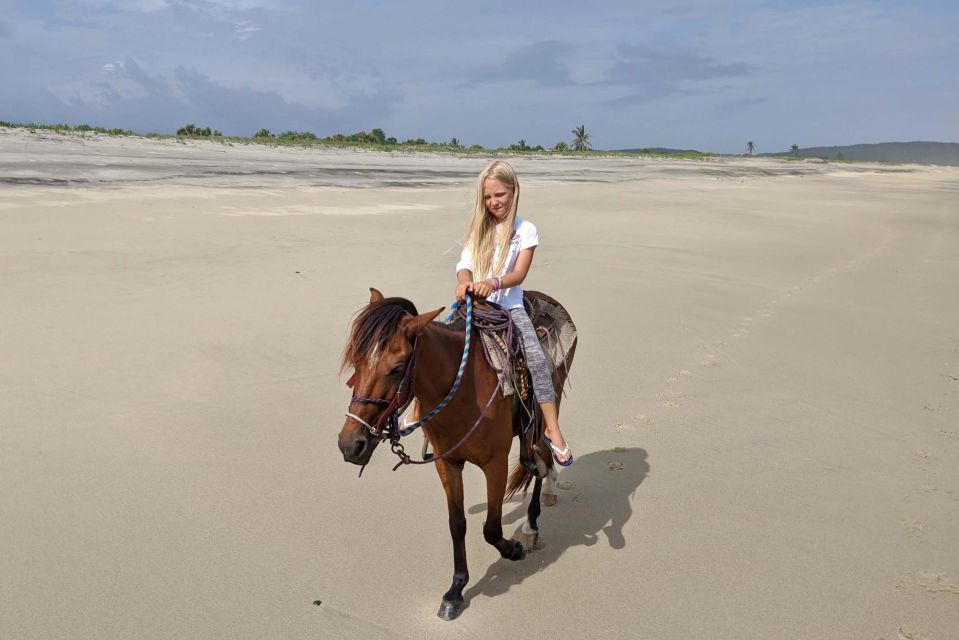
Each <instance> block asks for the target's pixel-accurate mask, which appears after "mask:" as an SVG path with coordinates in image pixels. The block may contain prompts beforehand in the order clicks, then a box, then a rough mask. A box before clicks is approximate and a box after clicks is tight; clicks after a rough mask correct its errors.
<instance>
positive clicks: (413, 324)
mask: <svg viewBox="0 0 959 640" xmlns="http://www.w3.org/2000/svg"><path fill="white" fill-rule="evenodd" d="M445 308H446V307H440V308H439V309H437V310H436V311H430V312H428V313H423V314H420V315H418V316H416V317H415V318H412V317H411V318H410V319H409V320H408V321H407V322H406V323H404V324H405V326H404V327H403V328H404V329H405V330H406V335H408V336H410V337H412V336H418V335H420V334H421V333H423V329H425V328H426V325H428V324H429V323H431V322H433V319H434V318H436V316H438V315H439V314H440V312H441V311H443V309H445Z"/></svg>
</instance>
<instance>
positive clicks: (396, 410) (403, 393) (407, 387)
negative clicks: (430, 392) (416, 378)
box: [346, 339, 416, 440]
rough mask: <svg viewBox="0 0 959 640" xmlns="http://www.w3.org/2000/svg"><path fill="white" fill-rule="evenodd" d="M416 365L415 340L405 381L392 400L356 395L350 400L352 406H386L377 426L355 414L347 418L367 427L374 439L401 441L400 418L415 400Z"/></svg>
mask: <svg viewBox="0 0 959 640" xmlns="http://www.w3.org/2000/svg"><path fill="white" fill-rule="evenodd" d="M415 364H416V339H414V340H413V350H412V351H411V352H410V359H409V360H407V362H406V370H405V371H404V372H403V379H402V380H400V385H399V386H398V387H397V388H396V394H395V395H394V396H393V399H392V400H387V399H385V398H366V397H364V396H356V395H354V396H353V397H352V398H351V399H350V405H351V406H352V405H354V404H380V405H386V408H385V409H383V411H382V413H380V417H379V419H378V420H377V421H376V426H373V425H371V424H370V423H369V422H367V421H366V420H364V419H363V418H361V417H359V416H358V415H356V414H355V413H350V412H349V411H347V412H346V417H348V418H352V419H353V420H356V421H357V422H359V423H360V424H361V425H363V426H364V427H366V430H367V431H369V432H370V435H371V436H373V437H374V438H379V439H380V440H386V439H387V438H389V439H390V440H393V439H394V438H395V439H399V437H400V427H399V417H400V414H401V413H403V410H404V409H406V407H407V405H409V403H410V401H411V400H412V399H413V394H412V393H411V389H412V387H413V369H414V367H415ZM346 384H347V385H348V386H350V387H352V386H353V378H350V380H349V382H347V383H346ZM384 427H386V433H385V434H384V432H383V428H384Z"/></svg>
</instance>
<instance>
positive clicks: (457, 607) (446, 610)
mask: <svg viewBox="0 0 959 640" xmlns="http://www.w3.org/2000/svg"><path fill="white" fill-rule="evenodd" d="M462 612H463V601H462V600H458V601H456V602H451V601H449V600H443V601H442V602H440V610H439V611H437V612H436V615H437V616H439V617H440V618H442V619H443V620H455V619H456V617H457V616H459V614H461V613H462Z"/></svg>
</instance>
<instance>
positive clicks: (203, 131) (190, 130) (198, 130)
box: [176, 124, 223, 138]
mask: <svg viewBox="0 0 959 640" xmlns="http://www.w3.org/2000/svg"><path fill="white" fill-rule="evenodd" d="M176 137H178V138H222V137H223V134H222V133H220V132H219V131H218V130H216V129H213V130H211V129H210V127H205V128H204V127H198V126H196V125H193V124H188V125H186V126H185V127H180V128H179V129H177V130H176Z"/></svg>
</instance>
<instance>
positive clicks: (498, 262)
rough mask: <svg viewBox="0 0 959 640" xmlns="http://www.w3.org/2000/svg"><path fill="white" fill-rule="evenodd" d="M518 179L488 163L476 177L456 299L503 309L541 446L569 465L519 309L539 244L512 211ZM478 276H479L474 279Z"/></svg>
mask: <svg viewBox="0 0 959 640" xmlns="http://www.w3.org/2000/svg"><path fill="white" fill-rule="evenodd" d="M518 204H519V181H517V179H516V174H515V173H514V172H513V168H512V167H511V166H509V165H508V164H506V163H505V162H498V161H497V162H493V163H492V164H490V165H489V166H488V167H486V168H485V169H483V171H482V172H481V173H480V174H479V178H478V179H477V181H476V204H475V205H474V207H473V216H472V218H471V219H470V224H469V229H468V231H467V232H466V237H465V238H464V239H463V253H462V254H461V255H460V261H459V262H458V263H457V264H456V279H457V280H458V282H459V284H457V285H456V299H457V300H464V299H465V298H466V293H467V292H471V293H473V294H474V295H475V296H477V297H479V298H485V299H487V300H489V301H490V302H495V303H497V304H499V305H500V306H502V307H503V308H504V309H508V310H509V314H510V316H511V317H512V319H513V324H514V325H516V327H517V329H519V331H520V334H521V335H522V339H523V351H524V352H525V354H526V364H527V366H528V368H529V371H530V374H531V375H532V377H533V393H534V394H535V396H536V400H537V402H538V403H539V407H540V410H541V411H542V413H543V419H544V421H545V422H546V444H548V445H549V448H550V450H551V451H552V453H553V458H554V459H555V460H556V462H557V463H558V464H559V465H560V466H563V467H568V466H569V465H571V464H573V455H572V454H571V453H570V451H569V447H568V446H566V440H565V439H564V438H563V433H562V431H560V428H559V417H558V412H557V409H556V392H555V390H554V389H553V378H552V374H551V372H550V368H549V363H548V362H547V361H546V356H545V355H544V354H543V350H542V348H541V347H540V344H539V339H538V338H537V337H536V330H535V329H533V323H532V322H530V319H529V316H528V315H526V310H525V309H524V308H523V287H522V286H520V285H522V284H523V280H525V279H526V274H528V273H529V267H530V265H531V264H532V263H533V252H534V251H535V250H536V246H537V245H538V244H539V236H538V235H537V233H536V227H535V226H533V224H532V223H531V222H527V221H526V220H523V219H522V218H520V217H518V216H517V215H516V208H517V205H518ZM476 274H478V275H479V276H480V277H481V279H479V280H476V279H474V276H475V275H476Z"/></svg>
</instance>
